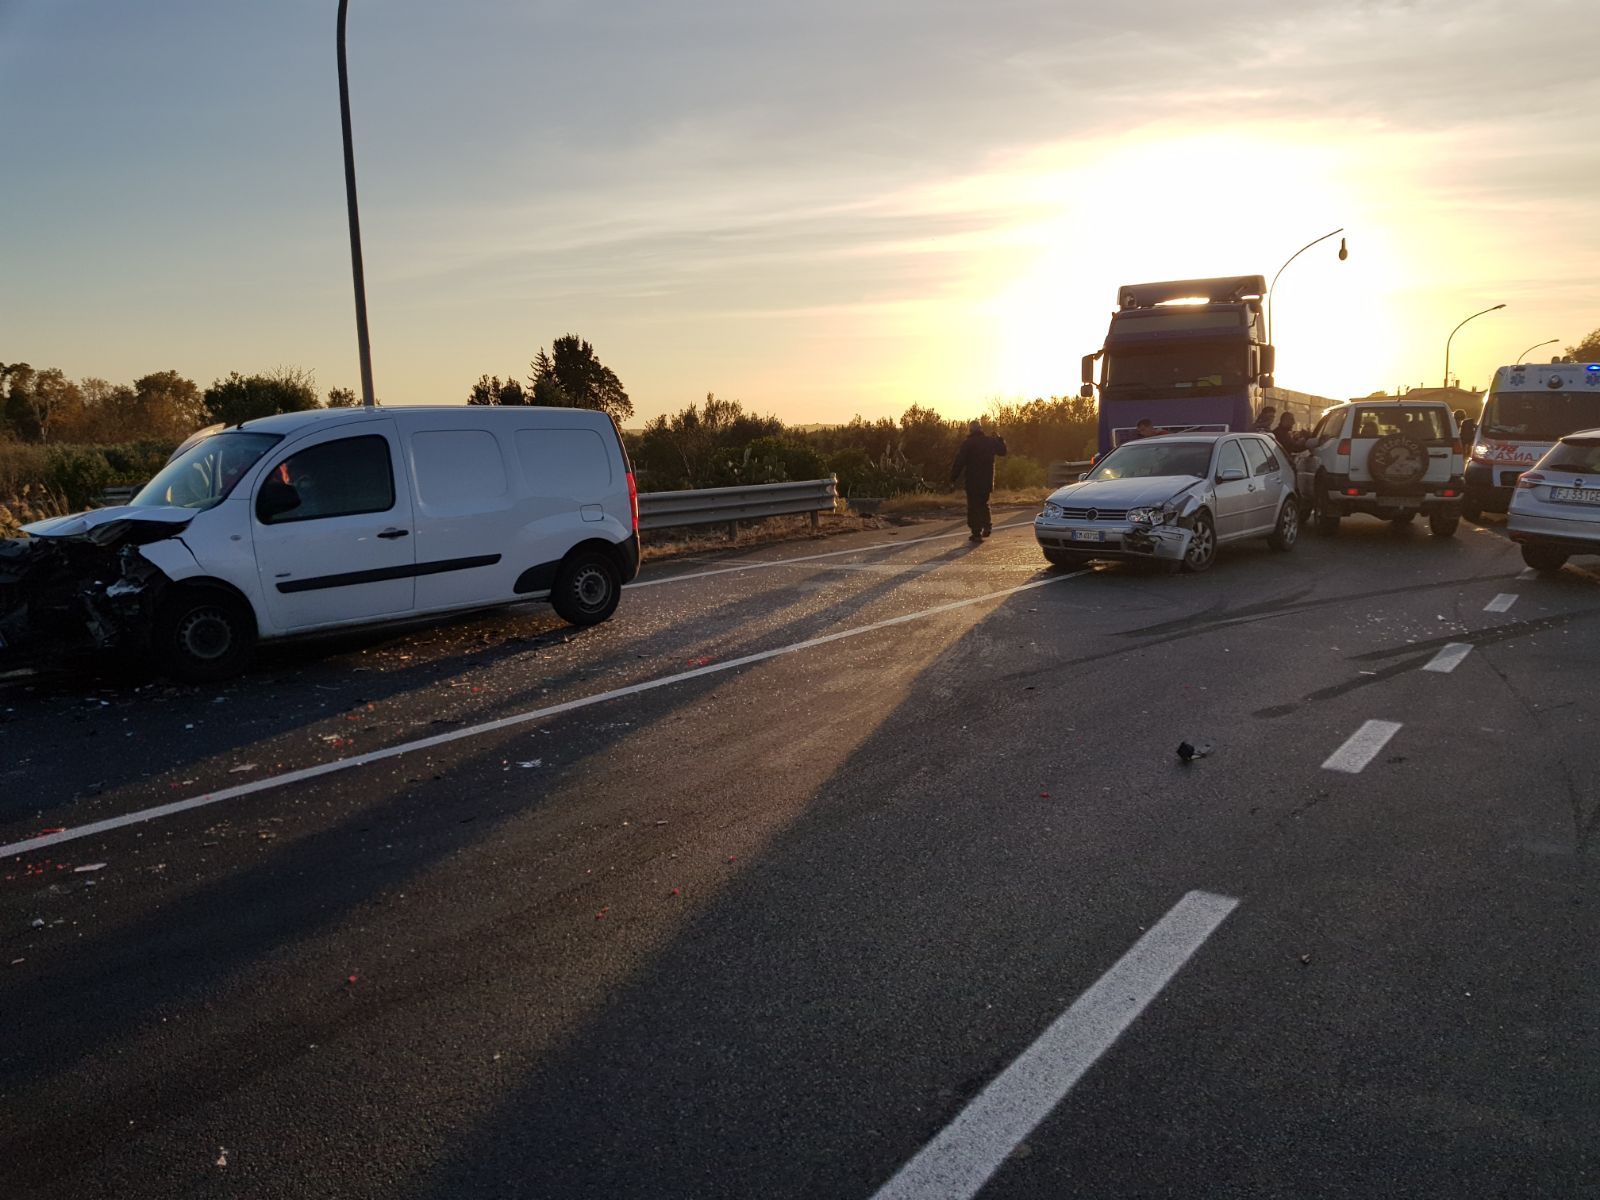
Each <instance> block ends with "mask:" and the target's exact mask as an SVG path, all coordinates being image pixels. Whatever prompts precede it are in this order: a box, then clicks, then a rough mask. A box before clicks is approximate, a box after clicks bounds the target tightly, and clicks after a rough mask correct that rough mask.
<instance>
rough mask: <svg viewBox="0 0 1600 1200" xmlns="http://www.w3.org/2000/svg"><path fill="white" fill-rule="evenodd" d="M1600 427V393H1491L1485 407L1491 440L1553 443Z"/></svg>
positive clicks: (1486, 425)
mask: <svg viewBox="0 0 1600 1200" xmlns="http://www.w3.org/2000/svg"><path fill="white" fill-rule="evenodd" d="M1596 428H1600V391H1593V392H1591V391H1582V392H1572V391H1560V392H1491V393H1490V395H1489V402H1488V403H1487V404H1485V405H1484V407H1483V433H1484V435H1485V436H1487V437H1497V438H1521V439H1523V440H1525V441H1529V442H1553V441H1555V440H1556V439H1557V438H1559V437H1561V436H1563V435H1564V434H1568V433H1577V432H1578V430H1580V429H1596Z"/></svg>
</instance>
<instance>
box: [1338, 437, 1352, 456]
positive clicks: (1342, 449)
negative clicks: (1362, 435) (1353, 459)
mask: <svg viewBox="0 0 1600 1200" xmlns="http://www.w3.org/2000/svg"><path fill="white" fill-rule="evenodd" d="M1339 456H1340V457H1341V458H1349V457H1350V439H1349V438H1340V439H1339Z"/></svg>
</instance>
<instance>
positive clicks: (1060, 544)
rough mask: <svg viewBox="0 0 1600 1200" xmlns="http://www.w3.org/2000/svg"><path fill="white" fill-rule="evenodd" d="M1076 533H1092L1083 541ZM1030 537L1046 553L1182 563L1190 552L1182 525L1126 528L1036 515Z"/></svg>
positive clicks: (1097, 522) (1117, 523) (1186, 534)
mask: <svg viewBox="0 0 1600 1200" xmlns="http://www.w3.org/2000/svg"><path fill="white" fill-rule="evenodd" d="M1075 534H1094V535H1096V536H1098V537H1099V538H1100V539H1101V540H1099V541H1095V540H1093V539H1089V540H1085V539H1084V538H1082V537H1076V536H1074V535H1075ZM1033 536H1034V537H1035V538H1036V539H1037V540H1038V542H1039V545H1040V546H1041V547H1042V548H1044V549H1046V550H1067V551H1071V552H1072V553H1075V554H1084V555H1088V556H1090V557H1092V558H1130V559H1132V558H1142V559H1159V560H1160V561H1162V562H1182V561H1183V556H1184V555H1185V554H1187V553H1188V552H1189V538H1190V537H1191V536H1192V534H1191V533H1190V531H1189V530H1187V529H1185V528H1183V526H1181V525H1129V524H1126V523H1124V522H1111V521H1092V522H1091V521H1064V520H1060V519H1053V518H1050V517H1045V516H1039V517H1035V518H1034V521H1033Z"/></svg>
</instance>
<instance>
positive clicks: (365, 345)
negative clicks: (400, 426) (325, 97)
mask: <svg viewBox="0 0 1600 1200" xmlns="http://www.w3.org/2000/svg"><path fill="white" fill-rule="evenodd" d="M349 6H350V0H339V36H338V46H339V117H340V120H341V121H342V122H343V125H344V197H345V204H346V206H347V207H348V208H349V210H350V268H351V271H352V273H353V274H354V275H355V283H356V345H357V347H358V349H359V350H360V353H361V403H362V404H364V405H365V406H366V407H368V408H371V407H372V406H373V403H374V401H373V399H372V345H371V343H370V342H369V341H368V339H367V281H366V276H365V275H364V274H363V272H362V270H361V216H360V214H359V213H358V212H357V211H356V153H355V150H354V149H353V148H352V146H351V144H350V75H349V72H348V71H347V70H346V69H345V63H344V15H345V9H347V8H348V7H349Z"/></svg>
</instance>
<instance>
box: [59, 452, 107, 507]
mask: <svg viewBox="0 0 1600 1200" xmlns="http://www.w3.org/2000/svg"><path fill="white" fill-rule="evenodd" d="M111 478H112V471H111V464H110V463H108V462H106V456H105V455H104V454H102V453H101V452H100V449H99V447H96V446H49V447H47V448H46V449H45V476H44V483H45V486H46V487H48V488H50V489H51V490H52V491H55V492H59V493H60V494H61V495H63V496H65V497H66V498H67V503H68V504H70V505H71V506H72V507H73V508H74V509H80V508H88V507H89V505H90V504H92V503H93V502H94V501H95V500H97V499H98V498H99V496H100V493H101V492H103V491H104V490H105V489H106V488H107V487H109V486H110V485H111Z"/></svg>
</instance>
